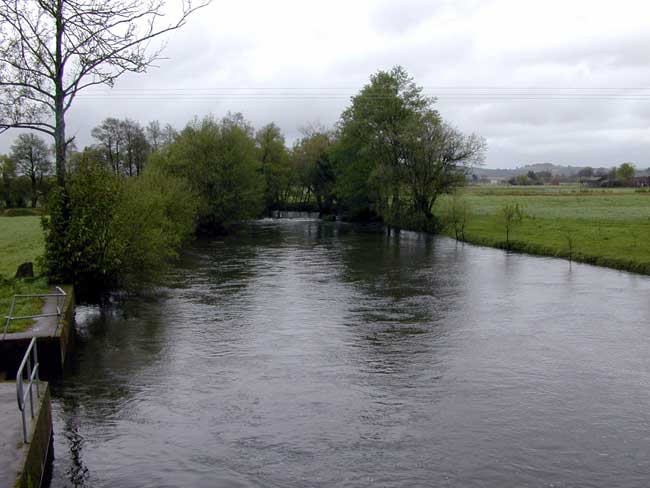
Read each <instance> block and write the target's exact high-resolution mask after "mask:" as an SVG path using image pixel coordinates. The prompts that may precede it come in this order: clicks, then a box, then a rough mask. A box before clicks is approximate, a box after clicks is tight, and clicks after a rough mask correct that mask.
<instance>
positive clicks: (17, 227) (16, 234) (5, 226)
mask: <svg viewBox="0 0 650 488" xmlns="http://www.w3.org/2000/svg"><path fill="white" fill-rule="evenodd" d="M41 254H43V230H42V229H41V220H40V217H0V278H13V277H14V275H15V274H16V269H17V268H18V266H19V265H20V264H22V263H24V262H27V261H31V262H33V263H34V265H36V258H37V257H38V256H40V255H41ZM35 272H38V269H35Z"/></svg>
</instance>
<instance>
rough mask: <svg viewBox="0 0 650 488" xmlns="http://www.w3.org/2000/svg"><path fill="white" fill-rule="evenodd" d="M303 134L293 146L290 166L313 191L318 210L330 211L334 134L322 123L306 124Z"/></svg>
mask: <svg viewBox="0 0 650 488" xmlns="http://www.w3.org/2000/svg"><path fill="white" fill-rule="evenodd" d="M302 132H303V137H302V138H301V139H299V140H298V141H297V142H296V144H295V145H294V147H293V151H292V157H293V159H294V167H295V168H296V169H297V170H298V171H299V174H300V179H301V183H302V185H303V186H304V187H305V188H306V189H307V194H308V195H313V197H314V199H315V200H316V205H317V207H318V211H319V212H320V213H321V214H331V213H333V212H334V210H335V184H336V171H335V168H334V162H333V160H332V153H331V150H332V147H333V145H334V141H335V135H334V133H332V132H331V131H328V130H327V129H325V128H324V127H320V126H317V125H316V126H307V127H305V128H303V129H302Z"/></svg>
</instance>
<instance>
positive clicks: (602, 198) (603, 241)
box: [440, 186, 650, 274]
mask: <svg viewBox="0 0 650 488" xmlns="http://www.w3.org/2000/svg"><path fill="white" fill-rule="evenodd" d="M460 196H461V198H462V199H463V200H464V201H466V202H467V204H468V205H469V208H470V216H469V218H468V220H467V225H466V230H465V239H466V240H467V241H468V242H472V243H476V244H482V245H487V246H493V247H502V248H505V247H509V248H511V249H513V250H516V251H522V252H529V253H532V254H543V255H550V256H559V257H569V254H571V257H572V258H573V259H574V260H576V261H582V262H588V263H592V264H597V265H601V266H609V267H613V268H618V269H625V270H628V271H635V272H640V273H646V274H650V193H639V192H635V191H634V190H633V189H627V188H624V189H594V190H583V191H579V189H578V188H577V187H576V186H559V187H553V186H545V187H510V186H509V187H489V186H484V187H469V188H466V189H464V190H463V191H462V192H461V193H460ZM514 202H516V203H518V204H519V205H520V206H521V207H523V209H524V214H525V217H524V219H523V221H522V223H521V224H519V225H517V226H516V227H515V228H514V231H513V232H512V233H511V236H510V243H509V245H507V244H506V242H505V241H506V236H505V227H504V223H503V221H502V219H501V218H500V217H499V213H500V210H501V209H502V208H503V206H504V205H505V204H507V203H514ZM440 205H444V199H443V200H442V201H441V202H440ZM446 232H447V233H448V234H449V235H452V234H453V230H447V231H446Z"/></svg>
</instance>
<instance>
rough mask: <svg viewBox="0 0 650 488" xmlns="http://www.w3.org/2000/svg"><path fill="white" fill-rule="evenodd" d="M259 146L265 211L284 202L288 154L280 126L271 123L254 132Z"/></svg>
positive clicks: (273, 208)
mask: <svg viewBox="0 0 650 488" xmlns="http://www.w3.org/2000/svg"><path fill="white" fill-rule="evenodd" d="M255 138H256V140H257V145H258V148H259V153H260V154H259V158H260V163H261V164H260V171H261V173H262V176H263V177H264V182H265V193H264V203H265V206H266V210H267V211H271V210H277V209H279V208H280V207H281V206H282V205H283V204H284V203H286V202H285V201H284V196H285V195H286V191H287V188H288V186H289V177H290V167H289V154H288V151H287V148H286V146H285V143H284V136H283V135H282V132H281V131H280V128H279V127H278V126H277V125H275V124H273V123H271V124H268V125H266V126H264V127H262V128H261V129H260V130H259V131H257V134H256V137H255Z"/></svg>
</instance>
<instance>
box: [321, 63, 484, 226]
mask: <svg viewBox="0 0 650 488" xmlns="http://www.w3.org/2000/svg"><path fill="white" fill-rule="evenodd" d="M434 101H435V100H434V99H432V98H429V97H426V96H424V95H423V93H422V88H421V87H419V86H417V85H416V84H415V83H414V81H413V79H412V78H411V77H410V76H409V75H408V73H407V72H406V71H405V70H404V69H403V68H401V67H395V68H393V69H392V70H391V71H389V72H386V71H379V72H377V73H376V74H374V75H373V76H371V78H370V83H369V84H368V85H366V86H365V87H364V88H363V89H362V90H361V92H360V93H359V94H358V95H357V96H355V97H354V98H353V99H352V104H351V106H350V107H349V108H347V109H346V110H345V111H344V112H343V114H342V115H341V121H340V123H339V134H338V136H339V137H338V139H339V141H338V144H337V148H336V149H335V150H334V151H333V154H335V155H336V157H337V161H336V162H337V165H336V166H337V170H338V180H337V195H338V196H339V198H340V201H341V204H342V207H343V210H344V211H346V212H351V213H352V214H362V213H364V212H365V213H366V214H372V213H376V214H378V215H380V216H381V217H382V219H383V220H384V221H385V222H386V223H388V224H390V225H395V226H398V227H407V228H411V229H415V230H430V229H432V228H435V227H436V225H437V224H436V218H435V216H434V214H433V206H434V204H435V202H436V199H437V198H438V197H439V196H440V195H441V194H445V193H448V192H450V191H452V190H453V189H455V188H457V187H458V186H461V185H463V184H464V183H465V176H466V172H467V169H468V168H469V167H470V166H471V165H472V164H480V162H481V158H482V154H483V152H484V141H483V140H482V139H481V138H479V137H477V136H474V135H471V136H465V135H463V134H461V133H460V132H458V131H457V130H456V129H454V128H453V127H451V126H449V125H448V124H446V123H444V121H443V120H442V119H441V117H440V115H439V114H438V112H437V111H436V110H434V109H433V104H434Z"/></svg>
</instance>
